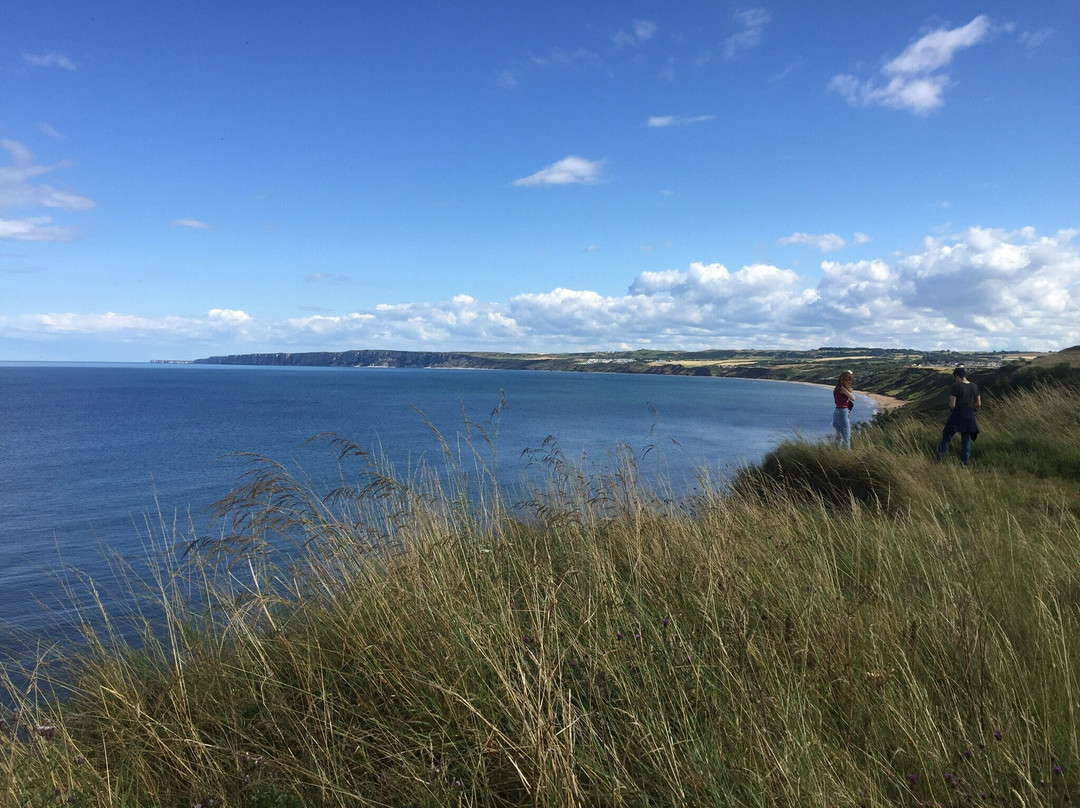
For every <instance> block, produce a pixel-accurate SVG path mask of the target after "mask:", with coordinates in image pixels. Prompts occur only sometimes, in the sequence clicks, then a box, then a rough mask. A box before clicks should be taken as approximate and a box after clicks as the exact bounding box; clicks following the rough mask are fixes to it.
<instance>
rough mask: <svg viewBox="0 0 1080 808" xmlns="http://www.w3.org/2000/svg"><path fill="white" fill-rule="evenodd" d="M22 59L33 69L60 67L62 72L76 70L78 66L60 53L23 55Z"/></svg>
mask: <svg viewBox="0 0 1080 808" xmlns="http://www.w3.org/2000/svg"><path fill="white" fill-rule="evenodd" d="M23 59H24V60H25V61H26V63H27V64H28V65H32V66H34V67H61V68H63V69H64V70H78V69H79V68H78V65H76V64H75V63H74V62H73V61H71V60H70V59H69V58H68V57H66V56H64V54H62V53H41V54H35V53H24V54H23Z"/></svg>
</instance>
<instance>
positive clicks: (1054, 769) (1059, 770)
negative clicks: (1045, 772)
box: [1050, 763, 1061, 774]
mask: <svg viewBox="0 0 1080 808" xmlns="http://www.w3.org/2000/svg"><path fill="white" fill-rule="evenodd" d="M1050 771H1052V772H1053V773H1054V774H1061V767H1060V766H1058V765H1057V764H1056V763H1055V764H1054V768H1052V769H1051V770H1050Z"/></svg>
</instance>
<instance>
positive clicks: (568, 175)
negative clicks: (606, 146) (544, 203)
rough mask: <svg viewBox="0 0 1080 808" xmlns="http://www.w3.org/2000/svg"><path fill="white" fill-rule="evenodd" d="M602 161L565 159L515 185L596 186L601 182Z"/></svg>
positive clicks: (517, 181) (520, 180)
mask: <svg viewBox="0 0 1080 808" xmlns="http://www.w3.org/2000/svg"><path fill="white" fill-rule="evenodd" d="M602 168H603V161H602V160H586V159H585V158H584V157H574V156H572V155H571V156H570V157H564V158H563V159H562V160H559V161H558V162H557V163H552V164H551V165H549V166H547V167H546V168H542V169H540V170H539V171H537V172H536V173H535V174H530V175H529V176H527V177H522V178H521V179H519V180H514V183H513V184H514V185H518V186H526V187H527V186H533V185H595V184H596V183H598V182H600V172H601V169H602Z"/></svg>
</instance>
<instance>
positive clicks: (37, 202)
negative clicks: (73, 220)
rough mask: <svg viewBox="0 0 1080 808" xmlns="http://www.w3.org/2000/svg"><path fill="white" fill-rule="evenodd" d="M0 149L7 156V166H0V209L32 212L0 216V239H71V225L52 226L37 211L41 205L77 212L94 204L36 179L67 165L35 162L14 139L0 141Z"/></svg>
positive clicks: (73, 234) (72, 232)
mask: <svg viewBox="0 0 1080 808" xmlns="http://www.w3.org/2000/svg"><path fill="white" fill-rule="evenodd" d="M0 149H4V150H5V151H7V152H8V154H10V155H11V165H9V166H0V209H3V208H17V209H21V210H24V211H34V213H33V215H29V216H22V217H20V218H16V219H7V218H0V238H10V239H18V240H22V241H70V240H71V239H73V238H75V236H76V235H77V233H76V231H75V229H74V228H71V227H64V226H58V225H54V224H53V223H52V221H53V219H52V216H50V215H41V214H40V213H38V210H39V209H41V208H52V209H59V210H66V211H81V210H89V209H90V208H93V207H94V202H93V200H90V199H88V198H86V197H85V196H80V195H79V194H76V193H73V192H72V191H68V190H64V189H61V188H55V187H53V186H52V185H48V184H47V183H44V182H40V181H39V179H38V178H39V177H41V176H43V175H45V174H49V173H51V172H53V171H56V170H57V169H60V168H66V167H67V164H66V163H58V164H56V165H52V166H42V165H37V163H36V161H35V160H34V155H33V153H32V152H31V151H30V150H29V149H28V148H26V146H24V145H23V144H22V143H19V142H18V141H15V140H0Z"/></svg>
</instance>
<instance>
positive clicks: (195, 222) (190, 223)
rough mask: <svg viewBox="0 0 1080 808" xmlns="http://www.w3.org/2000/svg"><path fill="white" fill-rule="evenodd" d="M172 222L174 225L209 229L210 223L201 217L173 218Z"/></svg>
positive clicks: (193, 228) (194, 228)
mask: <svg viewBox="0 0 1080 808" xmlns="http://www.w3.org/2000/svg"><path fill="white" fill-rule="evenodd" d="M170 224H171V225H172V226H173V227H189V228H191V229H192V230H209V229H210V225H208V224H207V223H206V222H203V221H200V220H199V219H173V220H172V221H171V222H170Z"/></svg>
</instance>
